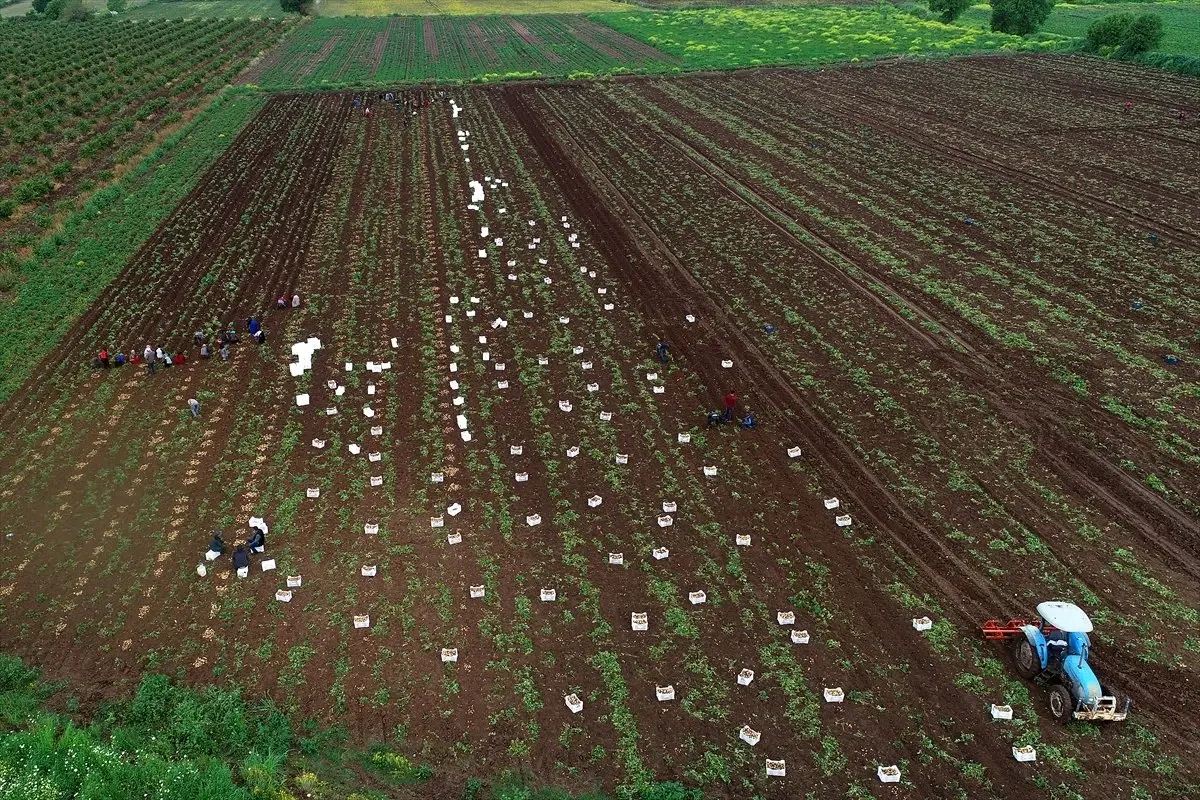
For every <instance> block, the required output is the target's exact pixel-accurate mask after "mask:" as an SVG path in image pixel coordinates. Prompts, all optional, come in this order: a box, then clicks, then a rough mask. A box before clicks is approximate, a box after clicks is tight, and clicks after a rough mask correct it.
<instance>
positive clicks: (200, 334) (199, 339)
mask: <svg viewBox="0 0 1200 800" xmlns="http://www.w3.org/2000/svg"><path fill="white" fill-rule="evenodd" d="M192 341H193V342H195V343H196V347H199V346H200V345H202V344H204V331H196V334H195V335H194V336H193V337H192Z"/></svg>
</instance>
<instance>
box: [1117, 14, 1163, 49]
mask: <svg viewBox="0 0 1200 800" xmlns="http://www.w3.org/2000/svg"><path fill="white" fill-rule="evenodd" d="M1162 37H1163V23H1162V17H1160V16H1159V15H1158V14H1138V16H1137V17H1136V18H1135V19H1134V20H1133V22H1131V23H1130V24H1129V27H1128V28H1126V29H1125V35H1124V36H1123V37H1122V38H1121V46H1120V48H1118V49H1117V52H1118V53H1119V54H1121V55H1123V56H1136V55H1139V54H1141V53H1148V52H1150V51H1151V50H1153V49H1154V48H1156V47H1158V45H1159V43H1160V42H1161V41H1162Z"/></svg>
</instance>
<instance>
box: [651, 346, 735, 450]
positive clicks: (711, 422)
mask: <svg viewBox="0 0 1200 800" xmlns="http://www.w3.org/2000/svg"><path fill="white" fill-rule="evenodd" d="M654 354H655V355H656V356H657V357H658V363H660V364H662V365H664V366H666V365H667V364H670V363H671V345H670V343H669V342H665V341H663V342H659V343H658V345H657V346H656V347H655V348H654ZM737 405H738V396H737V395H736V394H735V393H734V392H733V391H730V392H728V393H727V394H726V395H725V410H724V411H723V412H720V411H710V412H708V426H709V427H710V428H711V427H713V426H716V425H724V424H725V423H726V422H733V418H734V413H735V411H736V410H737ZM738 427H740V428H743V429H745V430H754V429H755V428H757V427H758V420H757V419H755V417H754V412H753V411H751V410H750V409H746V415H745V416H744V417H742V419H741V422H739V423H738Z"/></svg>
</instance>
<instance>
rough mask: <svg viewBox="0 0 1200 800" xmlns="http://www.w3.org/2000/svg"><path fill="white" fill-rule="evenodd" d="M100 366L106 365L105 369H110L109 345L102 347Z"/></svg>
mask: <svg viewBox="0 0 1200 800" xmlns="http://www.w3.org/2000/svg"><path fill="white" fill-rule="evenodd" d="M100 366H102V367H104V368H105V369H108V348H107V347H101V348H100Z"/></svg>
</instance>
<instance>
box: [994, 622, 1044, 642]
mask: <svg viewBox="0 0 1200 800" xmlns="http://www.w3.org/2000/svg"><path fill="white" fill-rule="evenodd" d="M1038 623H1039V620H1036V619H1032V620H1029V619H1010V620H1008V621H1007V622H1005V621H1003V620H999V619H989V620H988V621H987V622H985V623H983V638H985V639H1008V638H1011V637H1013V636H1016V635H1017V634H1019V633H1020V632H1021V628H1022V627H1024V626H1025V625H1037V624H1038Z"/></svg>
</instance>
